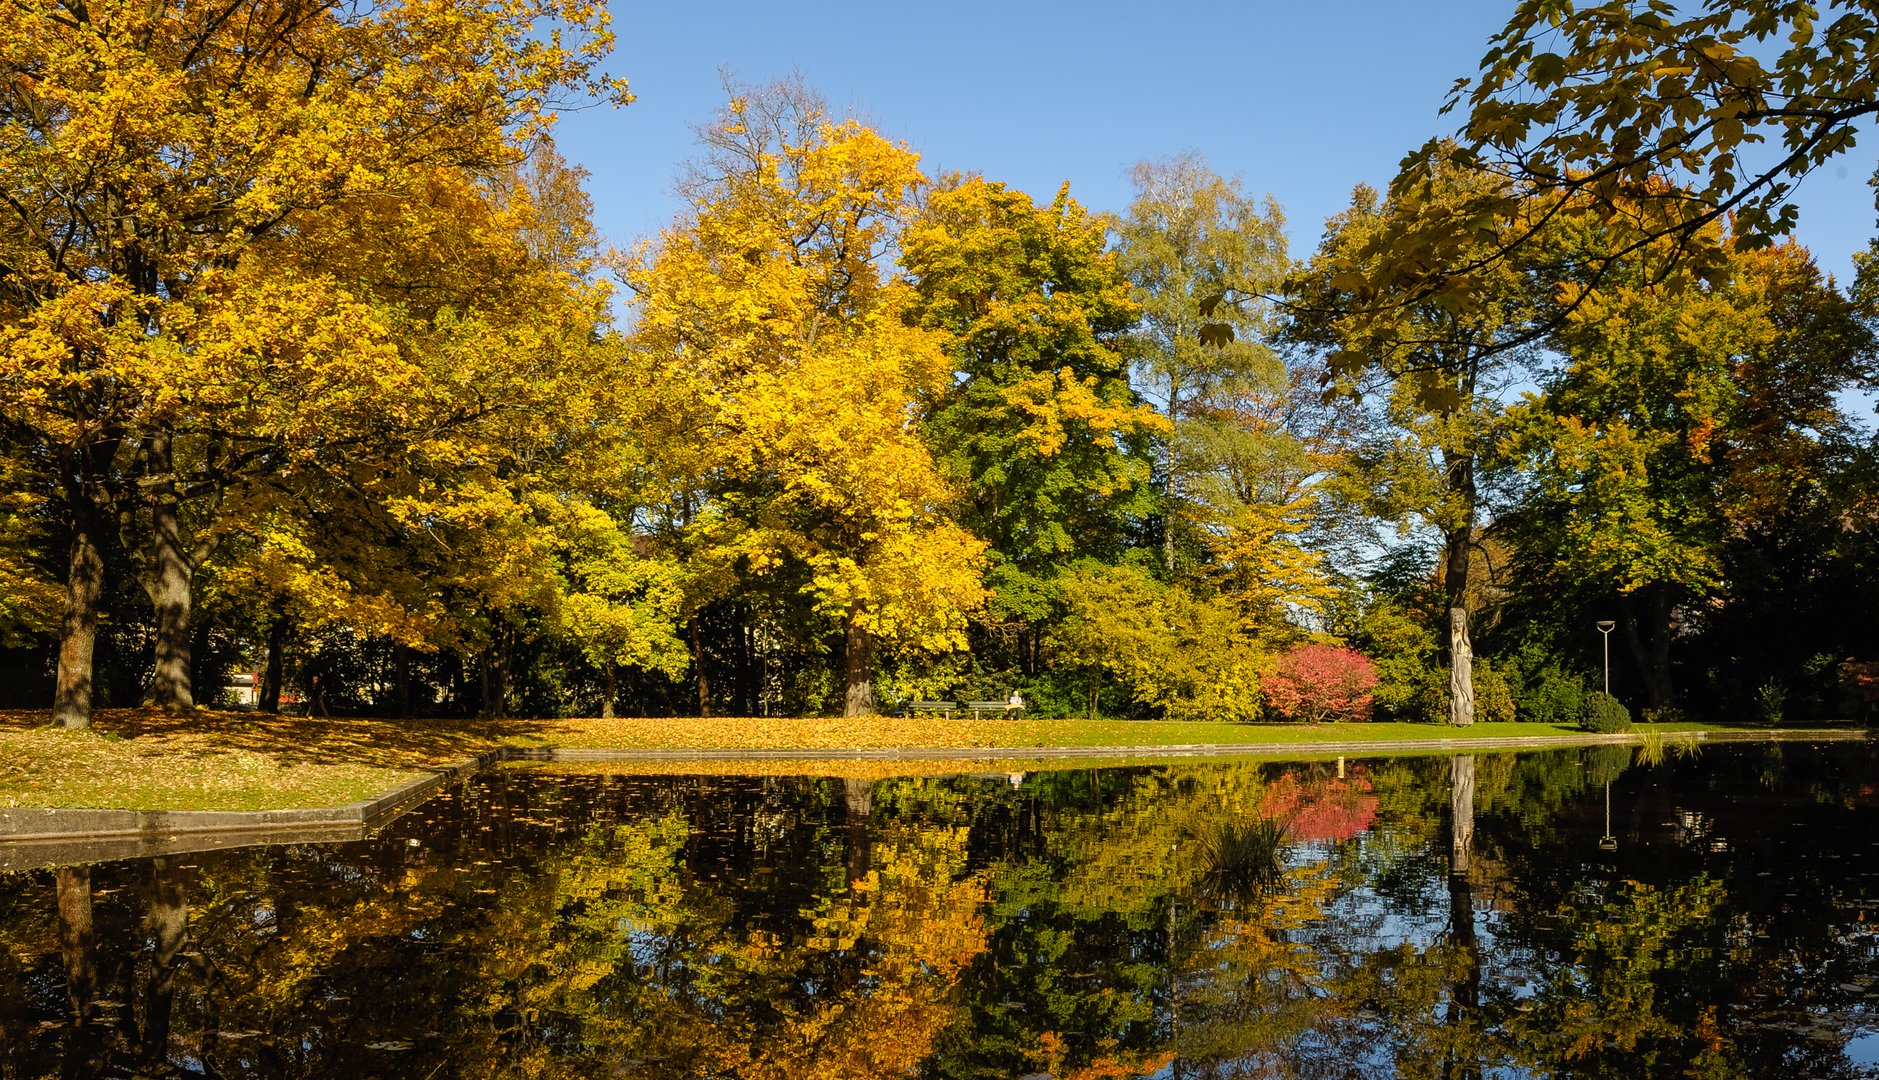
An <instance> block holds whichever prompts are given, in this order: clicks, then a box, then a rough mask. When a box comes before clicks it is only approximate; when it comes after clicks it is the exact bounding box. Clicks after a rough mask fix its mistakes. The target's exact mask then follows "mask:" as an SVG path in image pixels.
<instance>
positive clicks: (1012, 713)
mask: <svg viewBox="0 0 1879 1080" xmlns="http://www.w3.org/2000/svg"><path fill="white" fill-rule="evenodd" d="M1005 715H1006V716H1009V717H1010V718H1011V719H1013V720H1022V719H1024V695H1023V694H1020V693H1018V692H1017V691H1016V690H1013V691H1012V692H1011V696H1010V697H1008V698H1006V699H1005Z"/></svg>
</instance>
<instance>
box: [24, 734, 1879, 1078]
mask: <svg viewBox="0 0 1879 1080" xmlns="http://www.w3.org/2000/svg"><path fill="white" fill-rule="evenodd" d="M1619 749H1622V748H1619ZM1608 757H1611V755H1605V754H1601V753H1600V752H1599V749H1596V748H1595V749H1594V750H1591V751H1587V752H1575V753H1571V754H1565V755H1558V754H1555V755H1534V756H1527V757H1520V758H1514V757H1505V756H1480V757H1474V758H1456V759H1453V760H1436V759H1429V760H1407V761H1394V762H1386V763H1371V764H1370V765H1369V766H1368V767H1367V768H1363V767H1359V768H1353V769H1352V770H1351V772H1350V775H1349V776H1348V777H1347V778H1346V780H1345V782H1344V783H1343V784H1342V785H1340V784H1339V782H1338V780H1337V778H1336V776H1335V775H1334V774H1333V773H1332V771H1331V768H1330V766H1315V765H1314V766H1300V767H1292V766H1271V765H1248V764H1240V765H1204V766H1193V767H1184V768H1160V769H1135V770H1075V771H1066V772H1061V773H1036V774H1032V775H1030V776H1028V777H1026V778H1025V779H1024V781H1023V782H1022V784H1021V785H1020V786H1019V787H1017V788H1015V789H1014V788H1013V787H1012V785H1011V784H1010V783H1009V782H1008V781H1007V780H1006V779H1005V778H1004V777H1003V776H998V777H987V778H955V779H932V780H895V781H881V782H865V781H849V782H844V781H817V780H793V779H732V778H716V779H712V778H675V779H655V778H624V777H602V776H553V775H540V776H522V775H496V776H492V777H486V778H483V779H479V780H478V781H477V782H476V783H475V784H474V785H472V786H471V787H470V788H469V789H467V790H466V791H465V792H463V793H462V794H459V795H456V796H453V797H452V798H451V800H448V801H446V802H445V803H439V804H433V805H429V806H427V807H426V808H424V810H423V811H422V812H421V815H420V816H418V817H414V818H411V819H407V820H406V821H404V822H401V823H400V825H399V827H398V829H397V830H395V831H394V833H393V834H392V835H390V836H388V837H386V838H385V839H384V840H382V841H379V842H375V843H366V844H357V845H345V846H317V845H303V846H296V847H288V848H275V849H267V850H256V851H248V852H225V853H217V854H207V855H202V856H193V857H189V858H188V859H187V860H184V859H177V858H172V859H168V860H162V861H157V862H144V863H135V864H130V863H127V864H107V865H101V866H97V867H91V868H83V867H76V868H70V869H68V870H66V871H62V872H57V873H51V872H48V873H43V874H38V875H30V876H25V877H21V876H14V877H6V878H0V910H5V911H7V912H8V913H9V914H8V917H7V918H6V919H5V920H0V945H3V946H4V948H0V965H4V966H0V1058H4V1060H5V1062H6V1067H8V1068H12V1069H13V1070H14V1071H15V1072H17V1073H19V1074H21V1075H50V1074H58V1073H61V1072H64V1073H66V1074H68V1075H98V1074H110V1075H130V1074H135V1073H138V1072H142V1073H144V1074H152V1073H157V1072H161V1071H162V1065H161V1062H162V1060H163V1059H164V1058H165V1057H167V1058H168V1060H169V1061H170V1062H171V1064H172V1065H173V1066H176V1067H187V1068H191V1069H196V1070H199V1071H207V1072H213V1073H215V1074H218V1075H224V1076H289V1077H291V1076H306V1077H313V1076H336V1075H361V1076H363V1075H403V1074H407V1073H412V1072H416V1073H417V1074H419V1075H422V1074H424V1073H425V1072H426V1071H429V1070H430V1069H432V1068H436V1069H437V1070H438V1071H437V1073H436V1075H438V1076H440V1077H444V1076H484V1075H512V1074H518V1073H528V1074H534V1075H540V1076H550V1077H553V1076H570V1077H571V1076H586V1075H594V1074H606V1075H620V1076H628V1077H666V1076H672V1077H683V1076H703V1075H714V1076H721V1077H726V1078H752V1080H755V1078H769V1077H778V1078H781V1077H785V1076H790V1077H792V1080H793V1078H794V1076H795V1075H797V1074H800V1075H801V1076H803V1077H817V1076H830V1077H833V1076H857V1077H864V1076H876V1075H881V1076H889V1075H905V1074H908V1072H909V1070H912V1074H913V1075H919V1076H926V1077H947V1078H951V1077H958V1078H966V1077H972V1078H979V1077H984V1078H991V1077H1000V1078H1003V1077H1011V1076H1023V1075H1028V1074H1031V1073H1036V1072H1049V1073H1050V1074H1052V1075H1053V1076H1056V1077H1059V1078H1068V1077H1077V1076H1081V1077H1094V1076H1099V1075H1101V1076H1128V1075H1138V1074H1143V1073H1147V1072H1151V1071H1153V1070H1155V1069H1158V1068H1166V1069H1167V1075H1171V1076H1178V1077H1181V1078H1184V1080H1192V1078H1198V1077H1225V1076H1246V1075H1292V1076H1299V1077H1327V1078H1329V1077H1344V1076H1370V1075H1390V1074H1395V1075H1403V1076H1407V1077H1412V1078H1415V1077H1427V1078H1430V1080H1434V1078H1438V1077H1441V1078H1449V1077H1470V1076H1488V1075H1504V1074H1508V1073H1510V1072H1511V1073H1512V1074H1514V1075H1518V1074H1521V1073H1523V1072H1536V1073H1547V1074H1557V1073H1562V1072H1563V1073H1570V1074H1574V1075H1622V1076H1638V1075H1657V1074H1664V1073H1668V1074H1675V1075H1682V1074H1685V1073H1690V1074H1694V1075H1716V1076H1750V1075H1770V1074H1776V1073H1784V1074H1786V1075H1792V1076H1795V1077H1797V1078H1799V1077H1809V1076H1828V1077H1840V1076H1846V1077H1850V1076H1853V1075H1856V1073H1857V1070H1856V1069H1855V1068H1854V1067H1853V1066H1852V1065H1851V1064H1850V1063H1849V1062H1848V1061H1847V1054H1846V1050H1845V1042H1846V1038H1847V1033H1848V1032H1849V1031H1850V1030H1853V1029H1854V1028H1855V1026H1856V1025H1857V1024H1858V1023H1861V1022H1863V1021H1860V1020H1859V1019H1858V1018H1859V1016H1861V1015H1863V1014H1864V1011H1865V1010H1867V1009H1868V1008H1869V1007H1870V1005H1871V1004H1872V999H1873V993H1872V991H1871V990H1870V989H1869V988H1871V987H1874V986H1879V961H1875V955H1876V952H1879V950H1875V948H1874V939H1873V937H1872V935H1870V934H1869V933H1868V932H1867V931H1866V928H1865V923H1864V921H1863V920H1862V919H1861V918H1860V916H1861V915H1862V914H1863V913H1864V912H1865V911H1866V909H1867V906H1868V905H1869V904H1873V903H1875V902H1879V901H1875V897H1874V893H1875V889H1879V883H1876V882H1875V879H1874V878H1872V877H1870V876H1869V875H1868V874H1867V872H1866V870H1865V868H1864V865H1863V863H1861V862H1860V861H1859V859H1858V855H1857V853H1858V852H1862V851H1864V850H1865V847H1864V845H1865V844H1866V843H1867V842H1868V838H1869V836H1870V833H1871V831H1872V826H1873V824H1874V822H1873V819H1872V815H1873V814H1874V812H1875V810H1879V808H1876V807H1875V806H1874V802H1875V797H1874V794H1873V792H1874V789H1875V784H1874V779H1875V776H1876V775H1879V769H1875V767H1874V762H1873V751H1872V750H1870V749H1866V748H1858V749H1853V750H1846V751H1833V752H1831V753H1827V752H1821V751H1816V750H1811V749H1809V748H1806V747H1790V748H1788V749H1787V750H1786V751H1785V752H1784V755H1783V771H1784V776H1785V777H1786V779H1784V780H1783V782H1782V783H1781V784H1779V785H1777V786H1776V787H1775V788H1774V789H1773V790H1772V791H1770V790H1769V789H1767V788H1765V787H1764V786H1763V785H1764V782H1765V774H1766V772H1767V770H1766V768H1765V767H1764V762H1763V759H1762V755H1761V752H1760V750H1759V749H1751V750H1748V751H1745V752H1736V751H1734V750H1731V749H1728V748H1712V749H1710V750H1708V751H1706V752H1705V756H1704V757H1703V758H1702V759H1701V760H1700V761H1689V760H1683V759H1677V758H1675V757H1674V756H1670V757H1666V758H1665V759H1664V761H1663V762H1662V764H1660V765H1658V766H1656V767H1655V768H1642V767H1640V768H1633V769H1629V770H1626V769H1623V768H1622V766H1621V765H1619V764H1618V763H1617V762H1616V759H1615V758H1614V759H1613V760H1611V761H1608V760H1607V758H1608ZM1607 778H1610V779H1611V780H1612V798H1613V807H1614V816H1615V819H1625V820H1628V821H1632V822H1633V824H1630V825H1626V826H1624V827H1623V828H1621V831H1622V832H1625V836H1626V838H1625V840H1624V842H1623V843H1622V844H1621V845H1620V847H1619V850H1617V851H1616V852H1608V851H1602V850H1600V849H1599V847H1598V844H1597V839H1598V837H1599V835H1600V834H1601V832H1602V826H1603V820H1602V817H1603V799H1602V792H1603V785H1602V783H1594V781H1603V780H1605V779H1607ZM1366 800H1368V802H1366ZM1640 806H1641V807H1643V808H1644V809H1643V810H1642V811H1639V809H1638V808H1639V807H1640ZM1327 808H1328V809H1327ZM1274 809H1279V810H1282V811H1284V812H1285V813H1287V814H1288V815H1289V816H1290V822H1289V823H1284V824H1283V825H1282V823H1281V822H1278V821H1275V819H1274V818H1273V817H1271V816H1270V811H1272V810H1274ZM1359 820H1362V821H1366V822H1367V827H1365V828H1361V829H1359V830H1357V831H1354V832H1353V831H1351V830H1350V829H1349V828H1348V827H1347V826H1348V824H1349V823H1350V822H1353V821H1359ZM1692 820H1700V821H1702V822H1703V823H1704V827H1703V828H1701V829H1692V828H1688V827H1685V826H1684V825H1680V824H1677V822H1684V821H1692ZM1300 822H1303V823H1305V826H1304V827H1305V828H1306V830H1307V831H1310V832H1313V833H1315V834H1318V836H1319V838H1317V839H1302V838H1299V837H1297V836H1296V835H1288V834H1289V832H1290V828H1291V827H1293V826H1295V825H1297V824H1298V823H1300ZM1339 822H1342V823H1343V825H1339V824H1338V823H1339ZM1319 826H1323V828H1322V829H1321V828H1319ZM1333 826H1336V827H1333ZM1282 829H1283V831H1282ZM413 842H415V843H413ZM87 927H89V929H87ZM79 1020H84V1021H87V1022H84V1023H80V1022H77V1021H79ZM418 1063H422V1067H421V1068H420V1067H418Z"/></svg>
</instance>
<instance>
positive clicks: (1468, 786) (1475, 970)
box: [1443, 757, 1481, 1078]
mask: <svg viewBox="0 0 1879 1080" xmlns="http://www.w3.org/2000/svg"><path fill="white" fill-rule="evenodd" d="M1474 766H1475V760H1474V758H1473V757H1453V758H1450V759H1449V761H1448V811H1449V813H1448V821H1449V843H1448V934H1449V943H1450V945H1451V946H1452V947H1453V948H1454V950H1455V953H1456V956H1455V964H1456V968H1455V981H1454V983H1453V984H1452V985H1451V986H1450V987H1449V1009H1448V1018H1447V1019H1448V1025H1449V1026H1450V1027H1453V1028H1461V1027H1465V1026H1468V1025H1472V1024H1474V1023H1476V1022H1477V1021H1476V1019H1475V1013H1476V1010H1477V1009H1479V1008H1480V1004H1481V951H1480V947H1479V944H1480V943H1479V939H1478V938H1477V936H1476V934H1475V915H1474V882H1473V879H1472V877H1471V876H1470V874H1471V870H1472V864H1473V862H1474ZM1454 1044H1455V1045H1458V1046H1468V1045H1470V1040H1468V1039H1467V1038H1466V1037H1463V1038H1459V1039H1456V1040H1455V1042H1454ZM1443 1075H1444V1076H1449V1077H1467V1078H1473V1077H1478V1076H1480V1075H1481V1070H1480V1068H1479V1066H1478V1065H1477V1063H1476V1062H1475V1061H1474V1060H1473V1059H1472V1056H1470V1057H1469V1058H1467V1059H1463V1060H1453V1059H1451V1060H1450V1061H1449V1062H1448V1067H1447V1068H1446V1069H1444V1071H1443Z"/></svg>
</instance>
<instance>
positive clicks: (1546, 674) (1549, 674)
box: [1514, 664, 1585, 724]
mask: <svg viewBox="0 0 1879 1080" xmlns="http://www.w3.org/2000/svg"><path fill="white" fill-rule="evenodd" d="M1514 704H1515V705H1516V706H1517V707H1518V709H1519V711H1520V714H1521V716H1522V717H1523V718H1524V719H1526V720H1529V721H1532V722H1533V723H1536V724H1575V723H1578V721H1579V717H1580V715H1582V714H1583V713H1584V712H1585V683H1584V681H1583V680H1581V679H1580V678H1579V677H1578V676H1575V675H1571V674H1568V673H1567V672H1565V671H1564V670H1562V669H1561V668H1560V667H1559V666H1558V665H1556V664H1547V665H1545V666H1543V667H1540V668H1539V669H1537V670H1535V671H1534V672H1533V673H1532V674H1531V675H1529V676H1528V679H1527V687H1526V692H1525V693H1523V694H1521V695H1520V696H1519V697H1518V698H1516V699H1515V701H1514Z"/></svg>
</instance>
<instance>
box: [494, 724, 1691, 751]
mask: <svg viewBox="0 0 1879 1080" xmlns="http://www.w3.org/2000/svg"><path fill="white" fill-rule="evenodd" d="M531 723H532V725H533V726H532V728H531V729H530V730H528V731H526V732H523V731H518V732H515V733H512V734H509V735H508V736H507V737H506V738H505V741H506V742H509V743H511V744H512V745H516V746H559V747H568V748H574V747H582V748H610V749H622V750H626V749H631V750H703V749H722V750H758V749H767V748H787V749H792V750H887V749H895V748H901V749H908V748H914V747H949V746H950V747H981V746H984V747H1014V748H1015V747H1029V746H1188V745H1195V744H1203V745H1204V744H1219V745H1223V746H1225V745H1249V744H1270V743H1283V744H1287V745H1301V744H1310V743H1315V742H1350V741H1357V740H1397V739H1417V740H1424V739H1430V740H1433V739H1456V738H1461V739H1494V738H1523V737H1530V736H1535V735H1576V734H1579V733H1580V732H1579V729H1578V728H1577V727H1574V726H1572V725H1569V724H1475V725H1473V726H1472V727H1467V728H1451V727H1443V726H1436V725H1432V724H1315V725H1314V724H1228V723H1209V722H1207V721H1200V720H1095V721H1091V720H954V719H942V718H929V717H919V718H912V719H903V718H900V717H891V716H872V717H867V718H865V719H857V720H844V719H839V718H810V719H767V718H760V717H723V718H712V719H708V720H701V719H698V718H696V717H673V718H662V719H652V720H639V719H623V720H594V719H582V720H541V721H533V722H531ZM1640 726H1641V727H1643V726H1644V725H1640ZM1704 728H1705V725H1703V724H1662V725H1655V726H1652V727H1651V728H1650V729H1651V730H1661V731H1700V730H1704Z"/></svg>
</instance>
